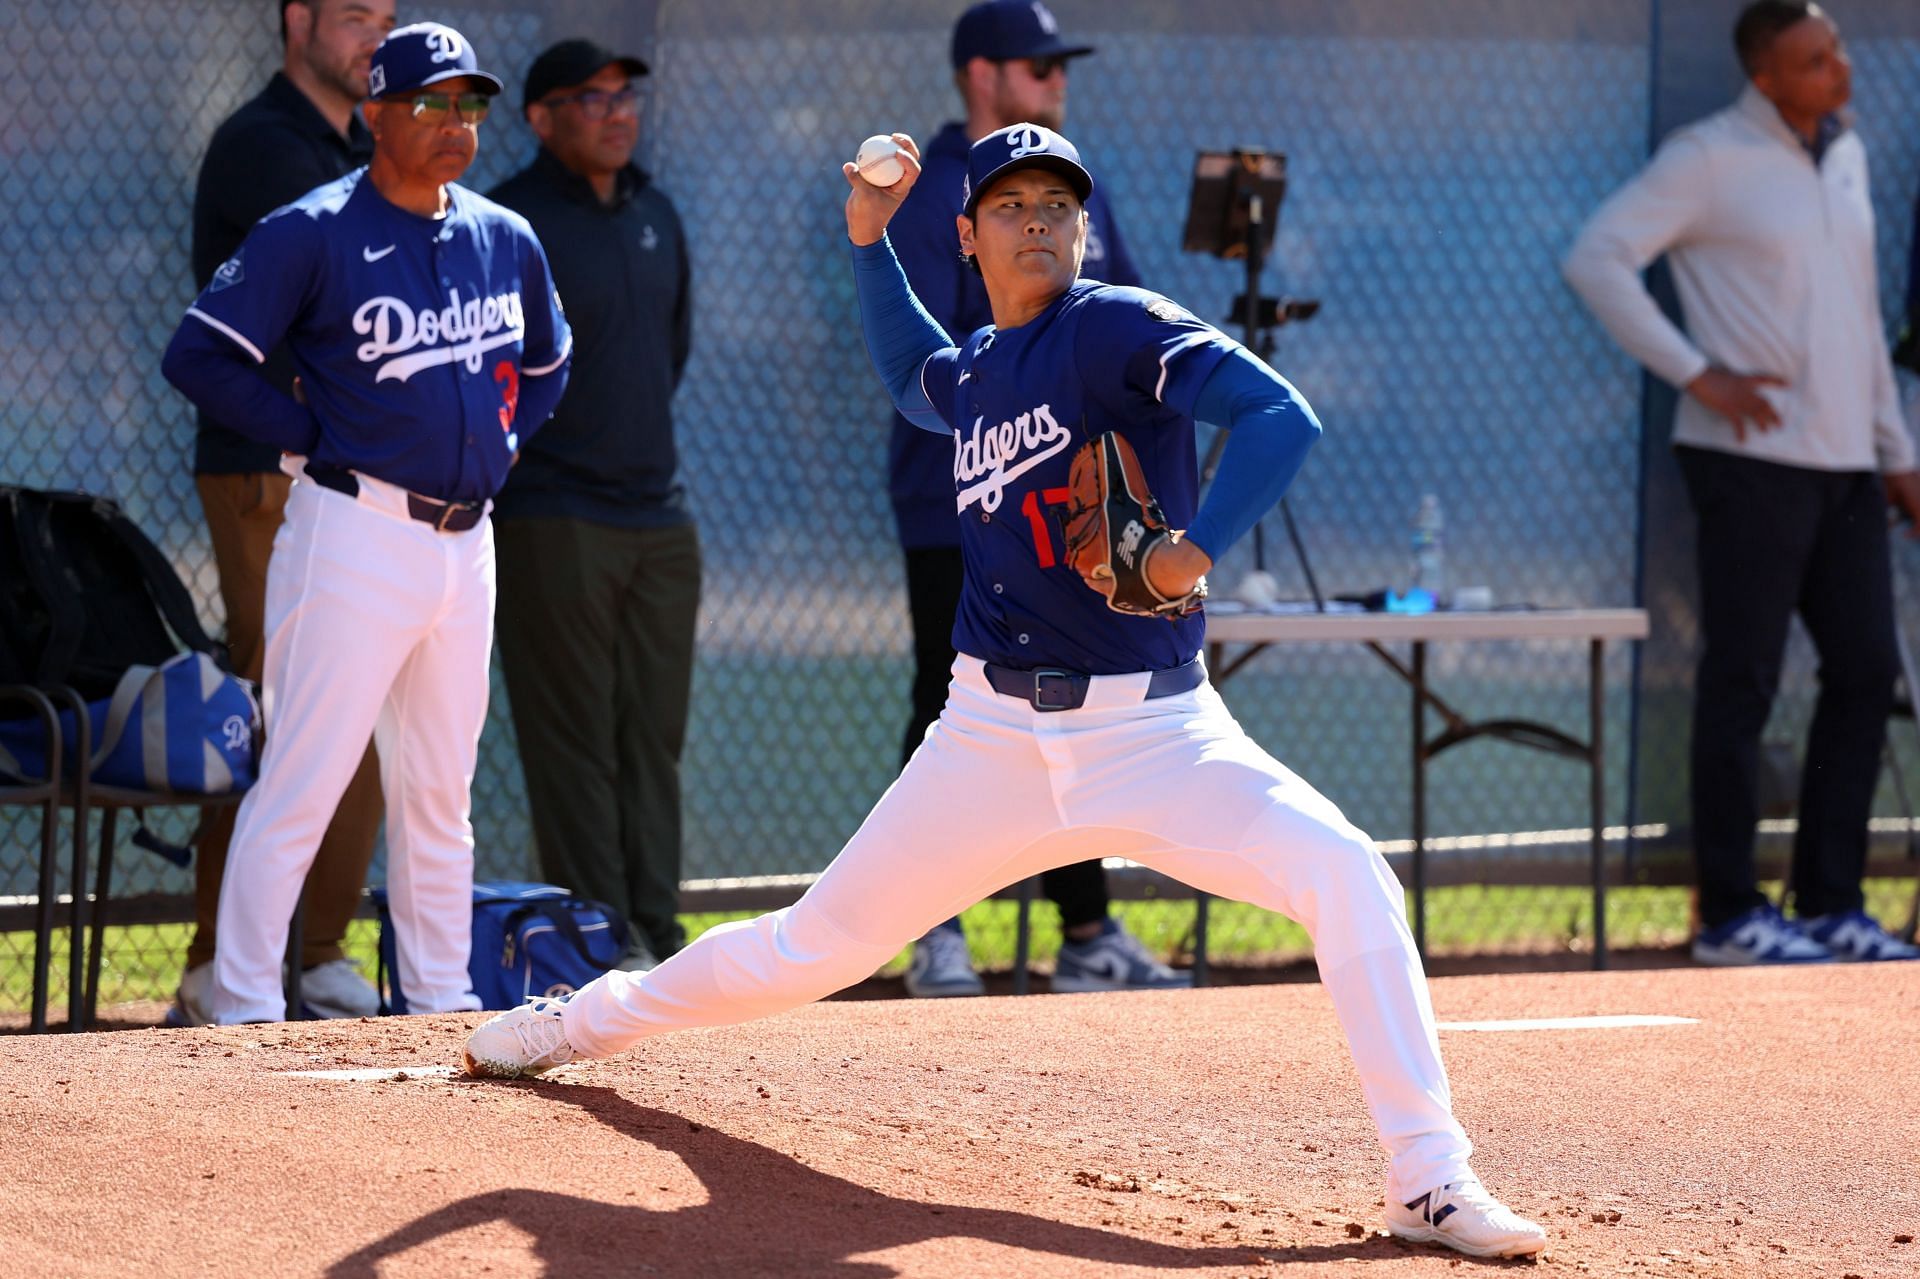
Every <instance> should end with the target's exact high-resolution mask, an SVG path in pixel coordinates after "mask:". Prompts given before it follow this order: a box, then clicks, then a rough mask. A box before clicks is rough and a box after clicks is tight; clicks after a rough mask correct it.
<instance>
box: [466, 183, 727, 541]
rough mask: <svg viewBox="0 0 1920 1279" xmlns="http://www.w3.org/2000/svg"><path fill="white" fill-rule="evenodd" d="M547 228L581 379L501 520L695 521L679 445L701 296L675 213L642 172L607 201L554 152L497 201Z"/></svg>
mask: <svg viewBox="0 0 1920 1279" xmlns="http://www.w3.org/2000/svg"><path fill="white" fill-rule="evenodd" d="M487 194H488V195H489V196H490V197H492V198H493V199H495V200H498V201H499V202H500V203H501V204H504V205H506V206H507V207H508V208H509V209H512V210H514V211H515V212H517V213H519V214H521V215H522V216H523V217H525V218H526V219H527V221H529V222H531V223H532V224H533V229H534V233H535V234H536V235H538V236H539V237H540V244H541V246H542V247H543V248H545V249H546V251H547V262H548V264H549V265H550V266H551V268H552V270H553V283H554V287H555V288H557V289H558V290H559V291H560V303H561V305H562V306H564V307H565V308H566V312H567V323H568V324H569V325H570V326H571V327H572V329H573V369H572V372H571V374H570V375H569V376H568V379H567V391H566V394H565V395H563V396H562V397H561V398H560V407H559V408H558V409H556V410H554V414H553V419H552V420H551V421H550V422H548V423H547V424H546V426H544V427H542V428H541V430H540V433H539V434H537V435H535V436H534V437H533V439H532V440H531V441H530V442H529V443H528V444H527V447H526V450H525V451H524V452H523V453H522V454H521V455H520V462H519V465H517V466H515V467H514V468H513V471H512V472H511V473H510V474H509V475H508V476H507V483H506V487H505V488H504V489H502V490H501V491H500V494H499V496H498V497H496V498H495V499H494V514H495V517H496V518H499V519H513V518H515V517H548V518H553V517H560V518H568V519H580V520H589V521H592V522H594V523H599V524H610V525H615V526H618V527H623V528H649V527H661V526H666V525H673V524H683V523H687V522H688V521H689V520H691V518H692V517H691V516H690V515H689V514H688V512H687V509H686V491H685V488H684V487H683V486H682V484H681V483H680V478H679V469H680V458H679V452H678V450H677V449H676V448H675V445H674V438H673V391H674V388H675V387H676V386H678V385H679V382H680V374H681V372H682V370H684V369H685V368H686V365H687V352H688V350H689V349H690V346H691V342H692V335H693V296H692V288H691V278H692V277H691V272H690V269H689V266H688V262H687V242H686V237H685V235H684V234H682V232H681V228H680V217H679V215H678V214H677V213H675V212H674V208H673V204H672V202H671V201H669V200H668V199H667V197H666V196H665V195H664V194H662V193H661V191H660V190H659V188H657V187H655V186H654V185H653V184H652V182H651V181H650V180H649V179H648V177H647V175H646V174H645V173H644V172H642V171H641V169H640V168H639V167H638V166H636V165H631V164H629V165H628V166H627V167H626V168H625V169H623V170H622V171H621V172H620V173H619V175H618V176H617V178H616V180H615V184H614V200H613V203H612V204H610V205H608V204H602V203H600V200H599V197H598V196H596V195H595V194H594V190H593V187H592V185H591V184H590V183H588V182H587V180H586V179H585V178H582V177H580V176H578V175H577V174H574V173H572V172H570V171H569V170H568V169H567V167H566V166H565V165H563V164H561V163H560V161H558V160H557V159H555V158H554V157H553V155H552V153H550V152H549V151H547V150H546V149H545V148H542V149H541V151H540V154H539V155H538V156H537V157H536V158H535V159H534V162H533V163H532V164H531V165H529V166H528V167H527V168H526V169H524V170H522V171H521V172H519V173H517V174H515V175H514V176H513V177H511V178H508V179H507V180H506V181H505V182H503V183H501V184H500V185H499V186H498V187H495V188H494V189H493V190H492V191H489V192H488V193H487Z"/></svg>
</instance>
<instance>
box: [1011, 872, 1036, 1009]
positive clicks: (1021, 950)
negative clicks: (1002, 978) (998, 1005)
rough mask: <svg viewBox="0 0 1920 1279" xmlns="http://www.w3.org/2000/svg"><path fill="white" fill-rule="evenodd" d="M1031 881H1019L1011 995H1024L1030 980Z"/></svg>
mask: <svg viewBox="0 0 1920 1279" xmlns="http://www.w3.org/2000/svg"><path fill="white" fill-rule="evenodd" d="M1032 924H1033V880H1032V879H1023V880H1021V881H1020V917H1019V922H1018V923H1016V924H1015V925H1014V934H1013V993H1014V994H1016V995H1024V994H1026V993H1028V991H1027V987H1028V985H1029V984H1030V983H1031V978H1029V977H1028V976H1027V960H1028V959H1029V958H1030V951H1031V948H1032V940H1033V935H1032V933H1031V931H1030V929H1031V927H1032Z"/></svg>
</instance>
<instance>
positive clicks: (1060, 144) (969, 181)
mask: <svg viewBox="0 0 1920 1279" xmlns="http://www.w3.org/2000/svg"><path fill="white" fill-rule="evenodd" d="M1016 169H1050V170H1052V171H1053V172H1055V173H1058V174H1059V175H1060V176H1061V177H1063V178H1065V179H1066V180H1067V181H1068V182H1069V183H1071V184H1072V186H1073V190H1074V193H1075V194H1076V195H1078V196H1079V197H1080V202H1081V203H1082V204H1085V203H1086V201H1087V197H1088V196H1089V195H1092V194H1093V175H1092V174H1091V173H1088V172H1087V170H1086V167H1085V166H1084V165H1082V164H1081V163H1080V152H1079V151H1077V150H1075V149H1074V145H1073V143H1071V142H1069V141H1067V140H1066V139H1065V138H1063V137H1061V136H1060V135H1059V134H1057V133H1055V132H1054V131H1053V130H1052V129H1049V128H1047V127H1046V126H1044V125H1039V124H1010V125H1008V126H1007V127H1006V128H1004V129H995V130H994V131H993V132H992V133H989V134H988V135H987V136H986V137H984V138H982V139H980V140H979V141H978V142H976V143H974V144H973V148H972V150H970V151H968V152H967V177H966V181H965V182H964V183H963V184H962V186H961V188H960V198H961V202H962V204H963V206H964V207H963V209H962V212H964V213H965V214H966V215H967V216H968V217H972V216H973V206H974V205H975V204H977V203H979V200H980V196H981V194H982V193H983V192H985V191H986V189H987V188H988V187H990V186H992V185H993V184H994V181H995V180H996V179H998V178H999V177H1000V176H1001V175H1002V174H1007V173H1012V172H1013V171H1014V170H1016Z"/></svg>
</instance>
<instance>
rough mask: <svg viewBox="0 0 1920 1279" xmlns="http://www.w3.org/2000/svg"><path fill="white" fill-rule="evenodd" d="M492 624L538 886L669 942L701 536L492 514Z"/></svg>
mask: <svg viewBox="0 0 1920 1279" xmlns="http://www.w3.org/2000/svg"><path fill="white" fill-rule="evenodd" d="M494 543H495V546H496V548H497V553H498V556H499V583H500V605H499V608H498V610H497V612H496V615H495V616H496V619H497V620H496V621H495V624H494V628H495V631H496V632H497V634H498V636H499V639H500V670H501V673H502V675H504V676H505V678H506V685H507V699H508V701H509V702H510V703H511V704H512V707H513V726H514V732H515V734H516V735H517V736H518V738H519V745H520V766H521V769H522V770H523V771H524V772H525V774H526V778H527V801H528V806H529V808H530V809H531V810H532V815H533V833H534V838H535V840H536V841H537V842H538V846H539V854H540V873H541V875H542V876H544V877H545V878H546V879H548V880H550V881H551V882H553V883H555V884H558V885H560V886H561V887H563V888H567V889H570V890H571V891H573V892H575V893H577V894H579V895H580V896H582V897H590V898H592V899H594V900H595V901H601V902H605V903H607V904H608V905H609V906H611V907H613V908H614V909H615V910H620V911H624V912H626V916H627V919H628V921H629V923H630V924H631V925H632V927H633V929H634V930H635V931H634V939H635V940H636V941H641V942H645V943H646V944H647V946H648V948H649V949H651V950H652V951H653V952H654V954H655V955H656V956H660V957H663V958H664V957H665V956H667V955H670V954H672V953H673V952H675V951H677V950H679V949H680V947H681V946H682V945H684V944H685V942H686V934H685V933H684V932H683V931H682V929H681V927H680V921H679V918H678V911H679V906H680V752H681V749H682V747H683V746H684V745H685V742H686V737H687V703H688V700H689V697H690V695H691V689H692V684H693V637H694V623H695V618H696V615H697V614H698V612H699V607H700V538H699V534H698V533H697V532H696V531H695V529H694V527H693V526H692V525H691V524H683V525H678V526H676V527H672V528H642V529H630V528H613V527H610V526H608V525H603V524H593V523H589V522H587V521H584V520H569V519H511V520H500V521H497V522H496V524H495V527H494Z"/></svg>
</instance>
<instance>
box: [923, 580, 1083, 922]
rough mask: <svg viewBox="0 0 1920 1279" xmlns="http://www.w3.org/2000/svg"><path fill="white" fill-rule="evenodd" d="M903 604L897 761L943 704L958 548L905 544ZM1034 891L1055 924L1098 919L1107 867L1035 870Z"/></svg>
mask: <svg viewBox="0 0 1920 1279" xmlns="http://www.w3.org/2000/svg"><path fill="white" fill-rule="evenodd" d="M906 557H907V608H908V610H909V611H910V612H911V613H912V615H913V713H912V715H911V716H910V717H909V719H908V720H907V737H906V742H905V744H904V745H903V747H902V749H901V751H900V764H901V767H903V768H904V767H905V766H906V762H907V761H908V760H909V759H911V758H912V757H913V752H914V751H915V750H917V749H918V748H919V746H920V739H921V738H923V737H925V736H926V735H927V725H929V724H931V723H933V721H935V720H936V719H939V718H940V710H941V708H942V707H944V706H945V705H946V704H947V681H948V680H949V679H950V678H951V677H952V670H953V659H954V651H953V618H954V614H955V613H956V612H958V611H959V608H960V583H961V581H962V580H963V578H964V576H965V575H964V573H963V571H962V568H961V558H960V548H959V547H957V546H934V547H925V548H922V549H919V550H909V551H907V552H906ZM1040 891H1041V892H1043V893H1045V894H1046V896H1047V899H1048V900H1049V901H1051V902H1052V903H1053V904H1054V905H1055V906H1058V907H1059V908H1060V927H1062V928H1074V927H1077V926H1078V925H1081V924H1092V923H1098V922H1099V921H1100V920H1103V919H1105V918H1106V917H1107V872H1106V870H1105V869H1104V868H1102V866H1101V865H1100V863H1099V862H1098V861H1086V862H1075V863H1074V864H1073V865H1071V866H1061V867H1057V868H1056V869H1054V870H1050V871H1047V872H1045V873H1043V874H1042V875H1041V876H1040Z"/></svg>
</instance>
